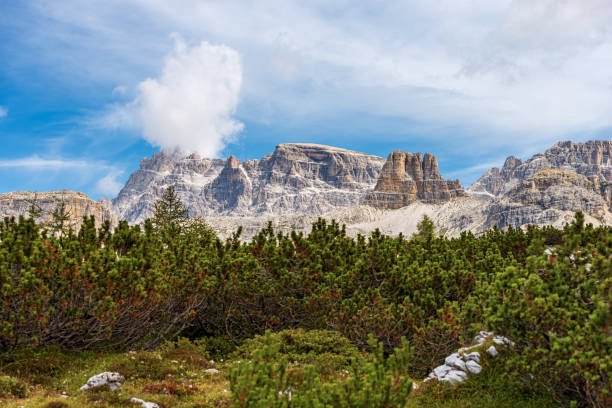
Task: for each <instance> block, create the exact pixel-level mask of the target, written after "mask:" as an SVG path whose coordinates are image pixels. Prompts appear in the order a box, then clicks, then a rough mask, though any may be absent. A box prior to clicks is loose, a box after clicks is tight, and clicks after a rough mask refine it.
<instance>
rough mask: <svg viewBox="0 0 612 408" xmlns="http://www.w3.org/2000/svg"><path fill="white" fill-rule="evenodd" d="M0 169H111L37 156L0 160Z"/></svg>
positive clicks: (94, 164) (82, 161)
mask: <svg viewBox="0 0 612 408" xmlns="http://www.w3.org/2000/svg"><path fill="white" fill-rule="evenodd" d="M0 167H5V168H6V167H15V168H18V167H23V168H30V169H71V168H72V169H74V168H95V169H111V168H112V167H111V166H109V165H107V164H104V163H99V162H91V161H85V160H73V159H45V158H42V157H39V156H37V155H33V156H29V157H24V158H16V159H0Z"/></svg>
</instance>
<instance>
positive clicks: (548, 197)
mask: <svg viewBox="0 0 612 408" xmlns="http://www.w3.org/2000/svg"><path fill="white" fill-rule="evenodd" d="M601 188H602V187H601V182H600V181H599V179H597V178H596V177H592V178H590V179H589V178H587V177H585V176H583V175H580V174H577V173H575V172H573V171H569V170H561V169H544V170H540V171H539V172H537V173H535V174H534V175H532V176H529V177H527V178H526V179H524V180H522V181H521V182H520V183H518V184H517V185H516V186H514V187H513V188H512V189H511V190H510V191H508V192H507V193H506V194H504V195H503V196H502V197H501V198H499V199H495V200H493V201H492V202H491V204H489V206H488V208H487V213H488V218H487V222H486V224H485V227H486V226H489V227H491V226H493V225H497V226H498V227H499V228H504V227H507V226H510V225H512V226H522V225H526V224H538V225H544V224H550V223H552V222H554V221H555V220H557V219H558V218H559V217H561V216H562V215H564V214H566V213H568V212H569V213H570V214H573V213H574V212H576V211H584V212H585V213H587V214H590V215H591V216H594V217H597V218H603V217H605V216H606V215H607V214H608V210H609V203H608V202H606V199H605V198H604V196H602V193H601Z"/></svg>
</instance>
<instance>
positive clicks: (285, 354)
mask: <svg viewBox="0 0 612 408" xmlns="http://www.w3.org/2000/svg"><path fill="white" fill-rule="evenodd" d="M270 344H276V345H277V346H278V351H277V353H276V355H275V358H277V357H282V358H286V359H287V361H289V362H291V363H292V364H294V365H307V364H308V365H312V366H314V368H315V369H316V371H317V372H318V373H321V374H324V375H329V374H331V373H333V372H335V371H338V370H340V369H343V368H348V367H349V366H350V365H351V364H352V362H354V361H360V360H363V359H364V356H363V354H362V353H361V352H360V351H359V350H358V349H357V348H356V347H355V346H354V345H353V344H351V342H350V341H349V340H348V339H347V338H345V337H342V336H341V335H340V334H338V333H337V332H333V331H329V330H304V329H295V330H283V331H281V332H278V333H266V335H265V336H255V337H254V338H253V339H249V340H246V341H245V342H244V344H243V345H242V346H241V347H239V348H238V349H237V350H236V352H235V353H234V358H238V359H247V360H250V359H253V358H254V357H255V353H256V352H257V351H258V350H260V349H261V348H262V347H264V346H265V345H270Z"/></svg>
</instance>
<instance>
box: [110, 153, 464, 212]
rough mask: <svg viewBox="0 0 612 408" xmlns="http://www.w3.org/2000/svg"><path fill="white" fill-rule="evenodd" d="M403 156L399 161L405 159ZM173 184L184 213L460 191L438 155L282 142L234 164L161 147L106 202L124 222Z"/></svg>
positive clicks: (300, 208) (389, 201)
mask: <svg viewBox="0 0 612 408" xmlns="http://www.w3.org/2000/svg"><path fill="white" fill-rule="evenodd" d="M407 158H408V159H409V160H406V159H407ZM169 185H172V186H174V187H175V190H176V192H177V194H178V195H179V197H180V198H181V199H182V200H183V202H184V204H185V205H186V207H187V208H188V210H189V214H190V215H191V216H204V217H211V216H215V217H216V216H239V217H245V216H250V217H262V216H290V215H296V214H304V215H312V216H317V215H323V214H325V213H327V212H329V211H332V210H335V209H337V208H344V207H352V206H356V205H360V204H363V203H364V202H367V203H368V204H370V205H372V206H375V207H380V208H397V207H401V206H404V205H407V204H409V203H411V202H413V201H417V200H425V201H427V202H432V203H439V202H443V201H446V200H448V199H450V198H452V197H455V196H461V195H465V192H464V191H463V188H461V185H460V184H459V182H458V181H455V182H447V181H446V180H444V179H443V178H442V176H440V173H439V171H438V163H437V159H436V158H435V157H434V156H432V155H430V154H426V155H425V156H424V158H423V160H421V154H420V153H416V154H414V155H413V154H410V153H404V152H394V153H392V154H391V155H390V156H389V158H388V159H387V160H385V159H383V158H381V157H378V156H372V155H368V154H364V153H359V152H354V151H350V150H345V149H340V148H336V147H331V146H323V145H315V144H281V145H278V146H277V147H276V149H275V150H274V152H273V153H271V154H268V155H267V156H265V157H263V158H262V159H260V160H247V161H245V162H243V163H240V162H239V161H238V159H236V158H235V157H233V156H230V157H229V158H228V159H227V160H225V161H222V160H218V159H205V158H200V157H198V156H197V155H191V156H188V157H185V158H181V157H176V156H172V155H170V154H168V153H165V152H162V153H160V154H156V155H154V156H153V158H152V159H143V160H142V161H141V163H140V169H139V170H137V171H136V172H134V173H133V174H132V175H131V176H130V178H129V180H128V182H127V183H126V185H125V187H124V188H123V189H122V190H121V192H120V193H119V195H118V197H117V198H116V199H114V200H113V205H114V207H115V209H116V211H117V212H118V214H119V216H120V218H121V219H125V220H128V221H129V222H131V223H135V222H141V221H143V220H144V219H146V218H147V217H150V216H151V214H152V211H153V205H154V203H155V201H156V200H157V199H158V198H159V197H161V194H162V192H163V190H164V189H165V188H167V186H169Z"/></svg>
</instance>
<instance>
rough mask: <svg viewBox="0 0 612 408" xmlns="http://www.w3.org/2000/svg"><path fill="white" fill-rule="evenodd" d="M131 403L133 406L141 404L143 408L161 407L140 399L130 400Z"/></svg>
mask: <svg viewBox="0 0 612 408" xmlns="http://www.w3.org/2000/svg"><path fill="white" fill-rule="evenodd" d="M130 402H131V403H132V404H140V406H141V407H142V408H159V405H157V404H156V403H154V402H147V401H145V400H141V399H140V398H130Z"/></svg>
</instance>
